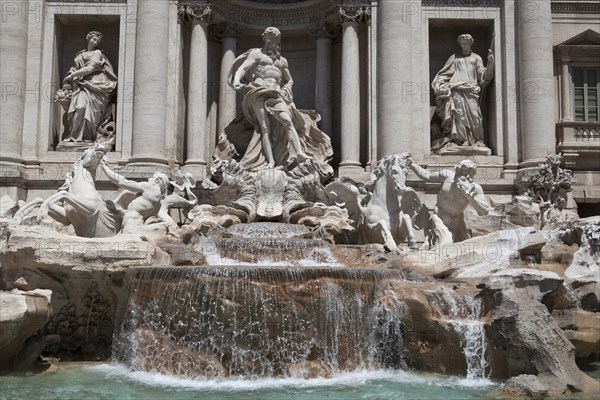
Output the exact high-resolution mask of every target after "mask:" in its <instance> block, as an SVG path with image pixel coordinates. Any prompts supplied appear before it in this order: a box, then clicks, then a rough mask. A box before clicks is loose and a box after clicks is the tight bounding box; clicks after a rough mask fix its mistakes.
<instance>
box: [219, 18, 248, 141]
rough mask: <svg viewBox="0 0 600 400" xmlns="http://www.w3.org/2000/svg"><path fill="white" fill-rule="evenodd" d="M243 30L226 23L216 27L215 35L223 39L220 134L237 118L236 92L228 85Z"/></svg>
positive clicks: (220, 84) (220, 83)
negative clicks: (228, 77)
mask: <svg viewBox="0 0 600 400" xmlns="http://www.w3.org/2000/svg"><path fill="white" fill-rule="evenodd" d="M241 30H242V28H241V27H240V26H239V25H236V24H229V23H224V24H220V25H219V26H217V27H215V35H216V36H217V37H218V38H219V39H221V46H222V52H221V74H220V79H219V80H220V82H219V108H218V119H217V130H218V132H217V133H218V134H220V133H221V132H223V130H224V129H225V127H226V126H227V125H229V123H230V122H231V121H232V120H233V119H234V118H235V116H236V92H235V90H234V89H233V88H231V87H229V85H228V84H227V76H228V75H229V70H230V69H231V66H232V65H233V61H234V60H235V53H236V52H237V37H238V35H239V34H240V32H241Z"/></svg>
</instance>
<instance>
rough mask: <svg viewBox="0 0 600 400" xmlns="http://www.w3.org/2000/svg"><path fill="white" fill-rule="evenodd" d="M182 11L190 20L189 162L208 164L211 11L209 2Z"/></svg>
mask: <svg viewBox="0 0 600 400" xmlns="http://www.w3.org/2000/svg"><path fill="white" fill-rule="evenodd" d="M182 8H183V10H181V11H180V13H179V15H182V16H183V19H188V20H190V22H191V24H192V36H191V40H190V69H189V79H188V82H189V85H188V87H189V89H188V102H187V141H186V144H187V159H186V162H185V164H186V165H190V164H192V165H200V166H206V112H207V91H206V88H207V84H208V63H207V57H208V42H207V36H206V35H207V28H208V20H209V19H210V15H211V7H210V6H209V5H198V6H182Z"/></svg>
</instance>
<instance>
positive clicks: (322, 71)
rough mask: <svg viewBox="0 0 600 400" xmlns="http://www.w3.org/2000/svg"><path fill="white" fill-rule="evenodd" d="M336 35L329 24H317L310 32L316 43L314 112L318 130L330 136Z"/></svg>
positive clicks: (334, 28) (336, 32)
mask: <svg viewBox="0 0 600 400" xmlns="http://www.w3.org/2000/svg"><path fill="white" fill-rule="evenodd" d="M337 35H338V30H337V29H336V27H335V26H333V25H330V24H325V23H323V24H319V25H317V26H316V27H315V29H313V30H312V31H311V36H312V37H313V38H314V39H315V40H316V42H317V57H316V65H315V110H316V111H317V112H318V113H319V115H321V123H320V128H321V130H322V131H323V132H325V133H326V134H328V135H330V136H331V129H332V104H331V99H332V96H331V42H332V40H333V39H334V38H335V37H336V36H337Z"/></svg>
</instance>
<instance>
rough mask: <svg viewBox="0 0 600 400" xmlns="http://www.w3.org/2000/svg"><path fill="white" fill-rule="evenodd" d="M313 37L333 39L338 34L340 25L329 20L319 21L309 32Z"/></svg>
mask: <svg viewBox="0 0 600 400" xmlns="http://www.w3.org/2000/svg"><path fill="white" fill-rule="evenodd" d="M309 34H310V36H312V38H313V39H315V40H316V39H331V40H334V39H335V38H336V37H338V36H339V34H340V27H339V26H338V25H335V24H332V23H330V22H319V23H318V24H316V25H313V26H312V27H311V29H310V32H309Z"/></svg>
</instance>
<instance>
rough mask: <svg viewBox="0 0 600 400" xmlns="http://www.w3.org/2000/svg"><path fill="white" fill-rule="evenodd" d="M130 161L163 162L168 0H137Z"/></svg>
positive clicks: (165, 120) (164, 162) (164, 147)
mask: <svg viewBox="0 0 600 400" xmlns="http://www.w3.org/2000/svg"><path fill="white" fill-rule="evenodd" d="M137 7H138V9H137V31H136V35H135V36H136V50H135V72H134V74H135V75H134V79H135V88H136V92H135V99H134V100H135V102H134V105H133V132H132V146H131V147H132V148H131V154H132V156H131V158H130V162H132V163H159V164H166V163H167V160H166V157H165V155H166V146H165V132H166V123H167V77H168V57H167V55H168V46H169V2H168V1H139V2H138V3H137Z"/></svg>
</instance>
